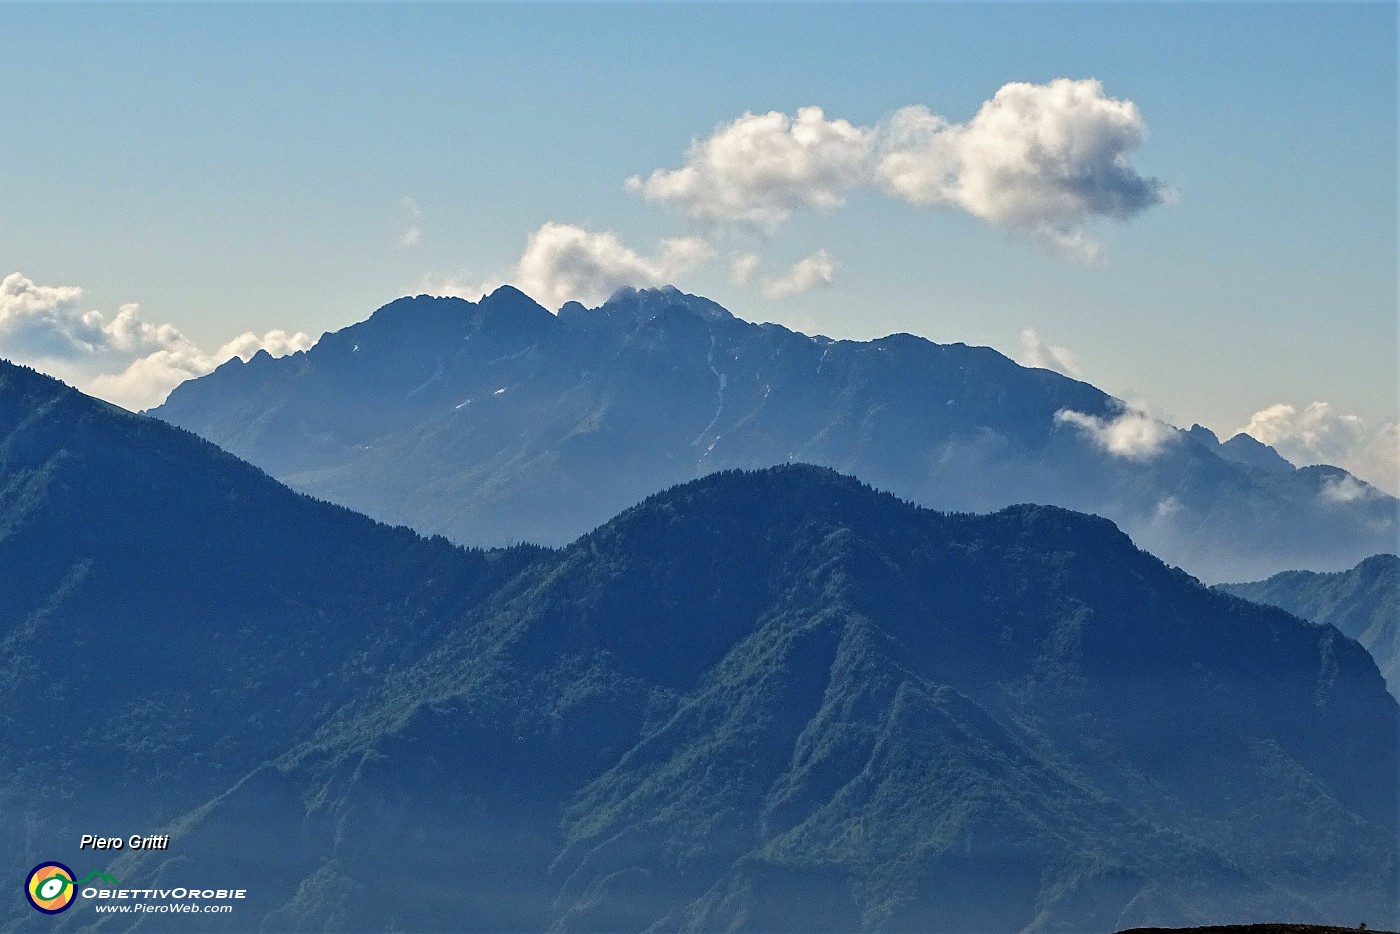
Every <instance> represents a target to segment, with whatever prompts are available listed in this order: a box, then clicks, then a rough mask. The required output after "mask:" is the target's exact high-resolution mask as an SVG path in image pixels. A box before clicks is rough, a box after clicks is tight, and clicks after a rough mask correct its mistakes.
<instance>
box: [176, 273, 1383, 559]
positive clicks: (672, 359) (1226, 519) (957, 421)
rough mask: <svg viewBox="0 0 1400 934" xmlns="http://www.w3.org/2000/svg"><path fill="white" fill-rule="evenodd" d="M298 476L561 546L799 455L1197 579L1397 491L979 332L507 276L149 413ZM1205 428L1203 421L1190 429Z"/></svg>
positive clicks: (1365, 510) (1367, 547) (1297, 540)
mask: <svg viewBox="0 0 1400 934" xmlns="http://www.w3.org/2000/svg"><path fill="white" fill-rule="evenodd" d="M154 414H155V415H157V416H158V417H160V418H162V419H164V420H166V421H169V422H171V423H172V424H176V425H179V426H181V427H185V428H188V429H190V430H192V431H194V432H196V433H198V434H200V435H202V436H204V437H206V438H208V439H210V440H212V441H214V442H215V443H216V444H218V445H220V446H221V447H223V448H225V449H227V450H229V451H232V452H233V453H235V454H237V455H239V456H240V457H243V458H246V459H247V460H249V461H251V462H253V463H254V464H257V465H258V466H260V467H262V468H263V469H265V470H267V471H268V472H270V473H271V474H272V475H273V476H275V477H278V478H279V479H281V480H283V481H285V482H286V483H288V484H289V485H291V486H292V487H294V488H296V489H299V490H302V491H305V492H307V493H311V494H313V495H315V496H318V497H321V498H324V499H328V500H331V501H333V502H337V503H341V504H344V505H347V506H350V507H351V508H354V509H356V510H359V511H362V512H365V513H367V514H368V515H371V516H373V517H375V518H377V519H381V520H383V521H386V522H392V523H403V524H407V525H410V526H412V527H413V528H415V529H418V530H419V531H421V532H425V533H440V534H442V535H445V536H447V537H449V538H451V539H453V540H455V541H458V542H462V543H465V544H474V545H492V544H501V543H509V542H514V541H534V542H539V543H543V544H562V543H564V542H567V541H570V540H571V539H573V538H574V537H576V536H578V535H580V534H582V533H583V532H585V531H587V530H588V529H590V528H592V527H593V526H595V525H597V524H598V523H600V522H602V521H604V520H606V519H607V518H608V517H609V516H611V515H613V514H614V513H616V512H617V511H619V510H621V509H623V508H625V507H627V506H629V505H631V504H633V503H635V502H638V501H639V500H641V499H642V498H643V497H645V496H647V495H648V494H650V493H653V492H655V491H657V490H660V489H663V488H665V487H667V486H670V485H672V484H675V483H680V482H683V481H685V480H689V479H693V478H695V477H697V476H703V475H704V474H707V473H710V472H713V471H716V470H722V469H727V468H738V467H742V468H754V467H766V466H771V465H774V464H781V463H786V462H794V461H796V462H806V463H813V464H819V465H823V466H829V467H833V468H835V469H838V470H840V471H842V472H845V473H850V474H854V475H856V476H859V477H860V478H861V479H863V480H865V481H867V482H869V483H871V484H873V485H875V486H877V487H879V488H882V489H886V490H890V491H892V492H894V493H897V494H899V495H900V496H904V497H907V498H909V499H912V500H914V501H916V502H919V503H923V504H926V505H930V506H934V507H937V508H942V509H955V510H975V511H985V510H991V509H997V508H1000V507H1002V506H1006V505H1008V504H1011V503H1018V502H1039V503H1050V504H1055V505H1061V506H1065V507H1068V508H1073V509H1077V510H1080V511H1084V512H1093V513H1097V514H1100V515H1104V516H1107V517H1109V518H1110V519H1112V520H1113V521H1114V522H1116V523H1118V524H1119V525H1120V526H1121V527H1122V528H1123V529H1125V530H1126V531H1127V532H1128V533H1129V534H1130V535H1132V537H1133V539H1134V540H1135V541H1137V542H1138V543H1139V544H1141V545H1143V546H1144V547H1146V548H1148V549H1149V550H1151V551H1152V552H1153V553H1155V554H1158V555H1160V556H1161V557H1163V558H1164V559H1166V560H1167V561H1169V562H1172V563H1174V564H1177V565H1180V566H1182V567H1184V568H1186V569H1188V570H1190V571H1191V572H1192V573H1194V574H1197V575H1200V576H1202V577H1204V578H1206V579H1209V580H1222V579H1225V580H1241V579H1250V578H1255V577H1262V576H1265V575H1267V574H1271V573H1274V572H1276V571H1278V570H1281V569H1284V568H1292V567H1314V568H1322V569H1332V568H1337V569H1340V568H1343V567H1348V566H1350V565H1352V564H1354V563H1355V562H1356V561H1358V560H1360V559H1361V558H1362V557H1365V556H1366V555H1368V554H1373V553H1375V552H1378V551H1383V550H1386V549H1388V548H1391V547H1392V545H1391V542H1393V540H1394V536H1395V534H1396V506H1397V503H1396V500H1394V499H1393V498H1391V497H1389V496H1386V495H1385V494H1382V493H1380V492H1379V491H1377V490H1374V489H1372V488H1370V487H1368V486H1366V485H1365V484H1362V483H1360V482H1359V481H1356V480H1355V479H1354V478H1352V477H1351V476H1350V475H1349V474H1346V473H1345V472H1344V471H1341V470H1338V469H1336V468H1307V469H1303V470H1295V469H1294V468H1293V467H1292V465H1291V464H1288V463H1287V462H1286V461H1284V460H1283V459H1282V458H1278V457H1277V456H1276V455H1274V456H1272V457H1271V456H1270V455H1271V454H1272V449H1269V448H1266V447H1264V446H1263V445H1257V444H1254V445H1251V444H1250V442H1251V441H1252V439H1247V440H1241V439H1240V438H1235V439H1231V441H1228V442H1225V443H1224V444H1221V443H1220V442H1219V441H1218V440H1216V439H1215V438H1214V436H1213V435H1211V436H1210V437H1209V438H1205V437H1204V436H1203V435H1202V434H1201V432H1203V431H1204V429H1198V430H1197V431H1195V432H1192V433H1188V432H1174V431H1172V430H1171V429H1169V428H1167V427H1166V426H1162V425H1157V424H1148V426H1147V432H1146V441H1147V442H1148V443H1140V444H1136V445H1125V444H1123V443H1122V442H1121V438H1120V435H1131V434H1132V433H1131V432H1120V431H1117V430H1116V429H1117V428H1118V427H1120V426H1121V424H1122V420H1123V419H1130V420H1131V419H1133V418H1141V416H1138V415H1135V413H1132V412H1129V411H1127V410H1126V409H1125V407H1124V406H1123V405H1122V403H1120V402H1119V401H1118V400H1115V399H1113V398H1112V397H1110V396H1108V395H1106V394H1105V393H1103V392H1101V391H1099V390H1098V389H1095V388H1094V387H1093V386H1090V385H1088V384H1087V383H1083V382H1079V381H1076V380H1073V379H1069V378H1067V377H1064V376H1061V375H1059V374H1057V373H1053V372H1051V371H1049V370H1041V369H1028V368H1026V367H1022V366H1019V365H1017V364H1016V363H1014V362H1013V361H1011V360H1009V359H1008V358H1006V357H1005V356H1003V355H1001V354H1000V353H997V352H996V351H994V350H991V349H989V348H986V347H969V346H966V345H963V344H950V345H949V344H935V343H933V342H931V341H928V340H924V339H922V338H918V337H914V336H911V335H908V334H894V335H891V336H889V337H885V338H881V339H879V340H873V341H865V342H861V341H845V340H841V341H837V340H831V339H829V338H824V337H808V336H806V335H803V334H798V333H795V332H793V331H790V330H788V329H786V328H783V327H780V326H778V325H774V324H763V325H759V324H752V323H749V322H747V321H743V320H741V319H739V318H736V317H734V316H733V315H731V314H730V313H729V312H727V311H725V310H724V309H723V308H721V307H720V306H718V305H716V304H715V303H713V302H711V301H709V300H707V299H704V298H699V297H697V296H692V295H686V294H684V293H681V292H678V291H676V290H675V289H669V288H668V289H659V290H632V289H627V290H623V291H621V292H619V293H618V294H617V295H615V296H614V297H613V298H612V299H611V300H610V301H608V302H606V303H605V304H603V305H602V306H600V307H598V308H591V309H589V308H584V307H583V306H582V305H579V304H577V303H570V304H568V305H566V306H564V308H562V309H561V311H560V313H559V314H558V315H557V316H556V315H553V314H550V313H549V312H547V311H546V310H545V309H544V308H542V307H540V306H539V305H538V304H536V303H535V302H533V301H531V300H530V299H529V298H528V297H526V296H525V295H523V294H522V293H521V292H519V291H517V290H515V289H512V288H509V287H502V288H501V289H499V290H497V291H496V292H494V293H492V294H491V295H489V296H486V297H485V298H483V299H482V300H481V301H480V302H475V303H474V302H468V301H463V300H461V299H455V298H431V297H428V296H418V297H416V298H403V299H399V300H398V301H395V302H392V303H390V304H388V305H386V306H384V307H383V308H381V309H379V311H377V312H375V314H374V315H372V316H371V317H370V318H369V319H368V320H366V321H364V322H361V323H359V324H356V325H353V326H351V327H348V328H345V329H343V330H341V331H337V332H335V333H333V334H327V335H325V336H324V337H322V339H321V341H320V342H319V343H318V344H317V345H316V346H315V347H313V348H312V349H311V350H309V351H307V352H304V353H297V354H293V355H291V356H288V357H283V358H281V359H277V360H274V359H271V358H269V357H266V356H258V357H255V358H254V359H252V360H250V361H248V362H247V363H243V362H240V361H236V360H235V361H230V362H229V363H227V364H225V365H224V366H222V367H220V368H219V369H218V370H217V371H215V372H214V373H212V374H210V375H208V376H206V377H203V378H201V379H197V380H193V381H190V382H187V383H185V384H183V385H181V386H180V387H178V388H177V389H176V390H175V391H174V392H173V393H172V394H171V396H170V398H169V400H168V401H167V402H166V403H165V404H164V405H163V406H161V407H160V408H158V409H156V410H155V412H154ZM1205 434H1206V435H1209V432H1205Z"/></svg>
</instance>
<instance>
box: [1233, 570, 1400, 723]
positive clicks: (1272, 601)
mask: <svg viewBox="0 0 1400 934" xmlns="http://www.w3.org/2000/svg"><path fill="white" fill-rule="evenodd" d="M1217 589H1218V590H1223V591H1225V592H1226V593H1232V594H1234V595H1235V596H1237V597H1244V598H1245V599H1246V600H1253V601H1254V602H1256V603H1266V604H1268V605H1270V606H1277V607H1282V608H1283V609H1285V610H1287V611H1288V612H1290V613H1292V614H1294V615H1295V616H1299V617H1302V618H1303V619H1308V620H1312V621H1313V622H1317V623H1327V624H1329V625H1332V626H1336V627H1337V628H1338V629H1339V630H1341V631H1342V633H1343V634H1345V635H1347V636H1349V637H1351V638H1353V639H1355V640H1356V641H1357V642H1360V643H1361V644H1362V645H1363V646H1365V647H1366V649H1367V650H1368V651H1369V652H1370V653H1371V654H1372V655H1373V656H1374V657H1375V659H1376V664H1377V665H1379V666H1380V669H1381V674H1382V675H1384V676H1385V680H1386V684H1387V685H1389V687H1390V693H1392V694H1395V695H1397V696H1400V632H1397V631H1396V630H1397V627H1400V557H1396V556H1395V555H1372V556H1371V557H1369V558H1367V559H1366V560H1365V561H1362V562H1361V563H1360V564H1358V565H1357V566H1356V567H1354V568H1352V569H1350V570H1348V571H1337V572H1335V573H1332V574H1321V573H1318V572H1316V571H1284V572H1283V573H1281V574H1275V575H1274V576H1273V577H1271V578H1269V579H1268V580H1263V581H1255V582H1254V583H1250V584H1220V585H1218V586H1217Z"/></svg>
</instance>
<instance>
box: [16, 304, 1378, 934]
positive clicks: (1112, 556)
mask: <svg viewBox="0 0 1400 934" xmlns="http://www.w3.org/2000/svg"><path fill="white" fill-rule="evenodd" d="M691 317H692V318H693V317H694V316H691ZM526 320H527V321H528V319H526ZM544 323H545V325H546V326H552V325H549V324H548V322H544ZM527 326H528V325H527ZM0 574H3V575H4V577H5V579H6V580H7V581H12V582H15V586H13V587H11V588H7V589H6V590H5V593H4V598H5V603H4V605H3V606H2V607H0V626H2V627H3V630H0V632H2V634H0V701H2V702H3V706H0V709H3V710H4V711H5V714H4V716H3V717H0V729H3V742H0V766H2V767H0V775H3V776H5V777H4V778H3V779H2V780H0V782H3V784H0V822H3V824H4V825H5V826H10V827H16V828H25V830H24V832H23V833H22V834H21V835H19V836H18V837H17V838H16V842H15V844H14V845H13V846H12V847H10V848H9V849H8V851H7V853H6V856H5V865H6V866H7V867H8V868H7V869H6V870H5V871H6V872H9V873H10V874H11V875H12V876H13V877H15V878H22V876H23V873H24V872H25V871H26V870H27V869H28V868H29V867H30V866H32V865H34V864H35V863H37V862H39V861H40V860H43V859H61V860H65V861H67V862H68V863H69V865H72V866H74V867H75V869H78V871H80V872H82V873H86V872H88V871H90V870H95V869H104V870H105V871H107V872H109V873H110V874H111V875H113V876H115V877H116V878H119V879H121V880H123V882H124V883H125V884H127V885H131V886H137V885H140V886H143V887H144V886H149V885H157V884H175V883H176V882H177V880H178V881H179V883H180V884H190V883H195V884H206V883H208V884H226V883H227V884H237V885H241V886H245V887H246V888H247V889H248V891H249V900H248V901H247V902H246V903H245V904H243V905H240V907H239V912H238V913H237V914H236V915H234V916H230V917H229V918H227V919H224V918H218V917H212V918H211V919H210V923H211V926H217V925H218V924H220V923H223V924H225V925H226V927H227V929H230V930H246V929H249V928H250V927H266V928H269V929H276V930H325V929H334V930H385V929H395V928H406V929H430V928H432V929H436V928H451V929H453V930H481V931H486V930H498V931H499V930H546V929H547V930H557V931H588V930H657V931H661V930H694V931H708V930H717V929H726V930H783V929H788V930H808V931H818V930H871V931H903V930H921V931H947V932H967V931H971V930H985V931H1014V930H1024V931H1053V930H1074V931H1103V932H1108V931H1112V930H1117V929H1120V928H1123V927H1127V926H1131V925H1166V924H1184V923H1205V922H1224V921H1255V920H1263V919H1267V918H1271V917H1275V918H1276V917H1281V916H1287V917H1290V918H1297V919H1299V920H1310V921H1330V922H1339V921H1342V920H1346V921H1348V922H1349V921H1350V920H1351V919H1354V918H1358V917H1365V918H1370V919H1372V920H1373V923H1380V922H1382V921H1384V920H1386V919H1393V918H1394V917H1395V916H1396V906H1395V903H1394V892H1395V886H1396V882H1397V866H1396V857H1395V853H1394V847H1393V841H1394V839H1395V835H1396V832H1397V825H1396V800H1397V790H1400V789H1397V786H1396V781H1397V778H1396V776H1397V769H1396V764H1397V762H1396V758H1397V750H1396V741H1397V740H1396V737H1397V727H1400V707H1397V704H1396V702H1395V701H1394V699H1393V698H1391V697H1390V696H1389V695H1388V694H1387V693H1386V692H1385V689H1384V684H1383V681H1382V679H1381V677H1380V674H1379V672H1378V671H1377V669H1376V666H1375V664H1374V662H1373V661H1372V660H1371V658H1370V657H1369V656H1368V655H1367V654H1366V652H1365V651H1364V650H1363V649H1362V648H1361V647H1360V646H1358V645H1357V644H1356V643H1354V642H1352V641H1351V640H1349V639H1347V638H1346V637H1344V636H1343V635H1341V633H1339V632H1338V631H1337V630H1336V629H1335V628H1334V627H1331V626H1319V625H1313V624H1309V623H1305V622H1303V621H1301V620H1298V619H1296V618H1294V617H1292V616H1290V615H1288V614H1287V613H1285V612H1283V611H1281V610H1278V609H1274V608H1267V607H1261V606H1257V605H1254V604H1250V603H1247V602H1245V601H1243V600H1239V599H1237V598H1234V597H1231V596H1228V595H1224V594H1220V593H1216V592H1212V591H1210V590H1208V589H1206V588H1204V587H1202V586H1201V585H1199V584H1198V583H1197V582H1196V581H1195V580H1193V579H1191V578H1190V577H1189V576H1187V575H1186V574H1184V573H1182V572H1180V571H1177V570H1174V569H1172V568H1169V567H1167V566H1165V565H1164V564H1162V563H1161V562H1160V561H1158V560H1157V559H1155V558H1153V557H1152V556H1151V555H1149V554H1147V553H1145V552H1143V551H1141V550H1139V549H1138V548H1136V547H1135V546H1134V545H1133V543H1132V542H1131V541H1130V540H1129V539H1128V538H1127V537H1126V536H1125V535H1124V534H1123V533H1122V532H1120V531H1118V530H1117V529H1116V528H1115V527H1114V526H1113V525H1112V524H1111V523H1110V522H1108V521H1107V520H1104V519H1101V518H1097V517H1093V516H1087V515H1082V514H1077V513H1073V512H1069V511H1066V510H1064V509H1060V508H1055V507H1045V506H1017V507H1013V508H1008V509H1005V510H1002V511H999V512H997V513H994V514H992V515H987V516H976V515H965V514H946V513H940V512H933V511H930V510H926V509H922V508H918V507H916V506H914V505H912V504H910V503H908V502H906V501H903V500H900V499H898V498H896V497H895V496H893V495H890V494H888V493H881V492H877V491H875V490H873V489H871V488H870V487H869V486H866V485H865V484H863V483H860V482H858V481H856V480H853V479H851V478H849V477H844V476H841V475H839V474H836V473H834V472H832V471H830V470H827V469H821V468H814V467H808V466H800V465H793V466H786V467H778V468H772V469H767V470H762V471H757V472H743V471H725V472H721V473H716V474H714V475H710V476H706V477H704V478H702V479H699V480H695V481H692V482H689V483H687V484H685V485H682V486H679V487H676V488H674V489H670V490H667V491H665V492H662V493H658V494H654V495H652V496H650V497H648V498H647V499H645V500H644V501H642V502H641V503H640V504H638V505H636V506H635V507H633V508H630V509H628V510H626V511H625V512H623V513H622V514H621V515H619V516H617V517H616V518H614V519H612V520H610V521H609V522H607V523H605V524H603V525H602V526H600V527H599V528H597V529H596V530H594V531H592V532H590V533H588V534H587V535H585V536H583V537H582V538H580V539H578V540H577V541H576V542H574V543H572V544H570V545H569V546H568V547H566V548H562V549H559V550H547V549H541V548H522V547H517V548H512V549H506V550H497V551H490V552H482V551H473V550H463V549H460V548H456V547H454V546H452V545H450V544H449V543H447V542H445V541H441V540H425V539H421V538H419V537H418V536H416V535H414V534H412V533H410V532H408V531H407V530H404V529H393V528H387V527H385V526H382V525H379V524H377V523H374V522H371V521H369V520H367V519H365V518H363V517H360V516H356V515H354V514H352V513H349V512H347V511H346V510H344V509H341V508H339V507H335V506H331V505H328V504H325V503H319V502H316V501H313V500H311V499H308V498H306V497H304V496H300V495H297V494H295V493H292V492H291V491H289V490H287V489H285V488H284V487H282V486H280V485H279V484H277V483H275V482H274V481H272V480H271V479H270V478H268V477H267V476H265V475H263V474H262V473H260V472H259V471H257V470H256V469H254V468H252V467H250V466H248V465H246V464H243V463H241V462H239V461H237V460H236V459H234V458H232V457H230V456H229V455H227V454H225V453H224V452H222V451H219V450H218V449H216V448H214V447H213V446H211V445H209V444H208V443H206V442H203V441H201V440H199V439H197V438H195V437H193V436H191V435H190V434H188V433H186V432H183V431H180V430H178V429H174V428H171V427H169V426H167V425H164V424H162V423H161V422H159V421H156V420H154V419H149V418H144V417H138V416H133V415H130V414H128V413H124V412H121V411H120V410H115V409H113V408H112V407H110V406H106V405H104V404H102V403H99V402H96V401H95V400H91V399H88V398H86V397H83V396H81V395H80V394H78V393H76V392H74V391H72V390H69V389H66V388H65V387H62V386H61V385H59V384H57V383H56V382H54V381H52V380H49V379H47V378H45V377H41V376H38V375H37V374H34V373H32V372H28V371H24V370H21V369H19V368H14V367H10V366H7V365H0ZM57 711H64V712H65V716H64V718H63V722H64V723H65V724H67V723H70V722H72V721H73V720H74V713H76V714H77V715H78V716H79V717H81V719H78V720H77V722H76V723H75V724H74V725H72V726H69V727H68V728H67V729H66V730H65V731H64V732H63V733H62V734H60V735H56V734H54V733H53V732H52V726H53V723H54V719H53V717H54V714H55V712H57ZM93 827H101V828H102V829H103V831H104V832H110V833H113V834H123V835H124V834H128V833H136V832H143V833H149V832H169V833H170V834H171V836H172V840H171V851H170V852H169V853H146V854H141V853H125V854H122V855H120V856H119V857H117V858H116V859H114V860H112V861H111V863H110V864H107V865H99V864H95V863H94V859H93V854H92V853H91V852H90V851H86V852H79V851H77V849H76V844H77V840H78V835H79V834H80V833H82V832H90V828H93ZM7 911H8V912H9V913H8V914H7V915H5V916H4V921H3V922H0V923H3V924H4V925H5V927H6V929H15V928H18V927H19V926H21V925H23V924H24V923H25V922H27V921H29V920H31V918H30V916H29V915H28V914H26V912H28V911H29V909H27V907H25V906H23V905H22V904H21V905H19V906H17V907H15V908H13V909H7ZM98 921H99V916H97V915H95V914H93V913H92V912H91V909H90V906H88V905H86V904H82V905H79V907H77V908H76V909H74V910H72V911H70V912H67V913H66V914H64V915H62V916H59V917H58V918H57V919H56V922H57V925H58V926H59V927H61V928H70V929H72V928H78V927H82V926H85V925H88V924H94V923H97V922H98ZM143 923H146V924H149V926H150V927H152V928H153V929H174V928H177V927H179V921H178V919H176V920H172V918H171V916H165V917H161V916H149V918H147V919H146V920H145V921H143Z"/></svg>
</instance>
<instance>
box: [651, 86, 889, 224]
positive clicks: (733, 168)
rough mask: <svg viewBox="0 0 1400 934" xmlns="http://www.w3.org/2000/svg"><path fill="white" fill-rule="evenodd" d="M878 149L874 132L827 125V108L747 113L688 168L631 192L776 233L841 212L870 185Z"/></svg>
mask: <svg viewBox="0 0 1400 934" xmlns="http://www.w3.org/2000/svg"><path fill="white" fill-rule="evenodd" d="M873 142H874V133H873V132H872V131H871V130H869V129H863V128H861V127H857V126H853V125H852V124H850V123H848V122H847V121H845V120H827V119H826V115H825V114H824V113H823V112H822V109H821V108H820V107H803V108H802V109H800V110H799V111H798V112H797V115H796V116H795V117H789V116H788V115H787V114H784V113H778V112H777V111H770V112H769V113H766V114H753V113H745V114H744V115H743V116H741V117H739V118H738V119H737V120H735V121H733V122H732V123H729V124H726V125H724V126H721V127H719V128H717V129H716V130H715V132H714V133H713V134H711V135H710V137H709V138H708V139H705V140H703V141H696V142H693V143H692V144H691V146H690V151H689V153H688V154H687V158H686V164H685V165H683V166H682V167H681V168H678V169H657V170H656V171H654V172H652V173H651V175H649V176H648V177H647V178H646V179H645V180H643V179H642V178H640V177H639V176H633V177H632V178H630V179H628V180H627V187H628V188H629V189H631V190H633V191H637V192H640V193H641V194H642V195H643V196H644V197H645V198H646V199H647V200H648V201H657V202H660V203H662V204H666V205H669V206H670V207H673V208H675V209H676V210H678V211H680V212H681V213H682V214H684V215H686V216H687V217H690V218H692V219H693V220H697V221H703V222H719V223H741V224H747V225H749V226H752V227H755V228H758V229H759V230H764V231H767V232H770V233H771V232H773V231H774V230H776V229H777V228H778V227H779V226H780V225H781V224H782V223H783V222H784V221H786V220H787V219H788V218H789V217H791V216H792V214H793V213H794V212H796V211H799V210H803V209H814V210H830V209H831V208H835V207H839V206H840V205H841V204H843V203H844V202H845V199H846V194H847V193H848V192H849V191H851V190H852V189H853V188H857V187H859V186H861V185H864V184H867V183H868V182H869V179H870V166H871V154H872V146H873Z"/></svg>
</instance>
